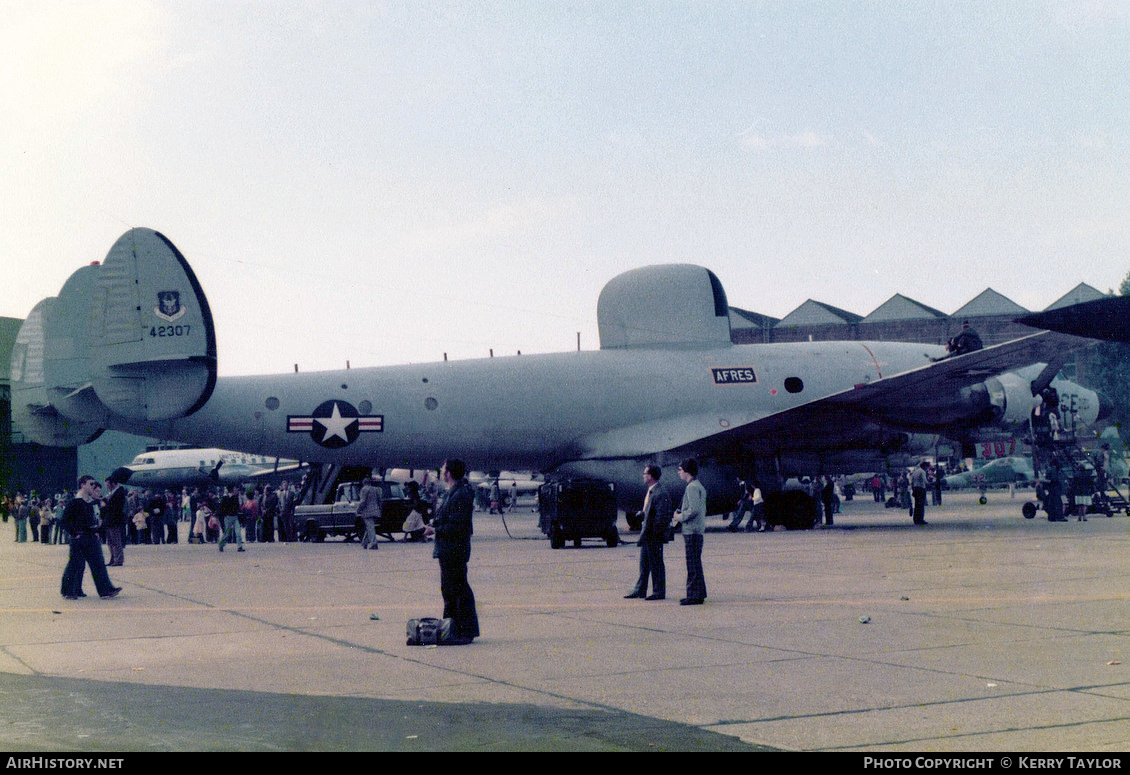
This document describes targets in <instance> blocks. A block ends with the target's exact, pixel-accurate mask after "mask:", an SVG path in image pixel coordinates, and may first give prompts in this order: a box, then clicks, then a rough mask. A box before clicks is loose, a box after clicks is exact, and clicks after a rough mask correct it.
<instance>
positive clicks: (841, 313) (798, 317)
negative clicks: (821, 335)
mask: <svg viewBox="0 0 1130 775" xmlns="http://www.w3.org/2000/svg"><path fill="white" fill-rule="evenodd" d="M861 320H863V317H862V316H861V315H856V314H855V313H854V312H848V311H847V310H845V309H840V308H839V307H833V306H832V305H831V304H825V303H823V302H820V301H813V300H812V299H809V300H808V301H806V302H805V303H804V304H801V305H800V306H799V307H797V308H796V309H794V310H793V311H792V312H790V313H789V314H787V315H785V316H784V317H783V318H781V320H780V321H779V322H778V323H777V325H778V326H824V325H830V324H835V323H858V322H859V321H861Z"/></svg>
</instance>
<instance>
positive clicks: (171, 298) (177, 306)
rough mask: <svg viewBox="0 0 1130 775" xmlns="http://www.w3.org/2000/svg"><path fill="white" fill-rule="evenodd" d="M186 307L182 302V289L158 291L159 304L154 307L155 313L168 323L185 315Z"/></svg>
mask: <svg viewBox="0 0 1130 775" xmlns="http://www.w3.org/2000/svg"><path fill="white" fill-rule="evenodd" d="M184 312H185V309H184V307H182V306H181V303H180V291H157V306H156V307H154V308H153V314H154V315H156V316H157V317H159V318H161V320H164V321H165V322H166V323H172V322H174V321H176V320H180V319H181V318H182V317H184Z"/></svg>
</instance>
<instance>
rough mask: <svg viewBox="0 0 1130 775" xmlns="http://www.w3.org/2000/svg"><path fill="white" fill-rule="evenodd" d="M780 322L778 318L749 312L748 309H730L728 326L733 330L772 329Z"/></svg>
mask: <svg viewBox="0 0 1130 775" xmlns="http://www.w3.org/2000/svg"><path fill="white" fill-rule="evenodd" d="M735 318H736V319H735ZM780 322H781V321H780V320H779V319H778V318H773V317H769V316H768V315H762V314H760V313H757V312H750V311H749V310H748V309H740V308H738V307H730V326H731V327H733V328H772V327H773V326H775V325H777V324H778V323H780Z"/></svg>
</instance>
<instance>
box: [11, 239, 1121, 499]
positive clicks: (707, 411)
mask: <svg viewBox="0 0 1130 775" xmlns="http://www.w3.org/2000/svg"><path fill="white" fill-rule="evenodd" d="M1127 304H1130V298H1121V297H1111V298H1107V299H1100V300H1097V301H1092V302H1088V303H1084V304H1080V305H1076V306H1074V307H1070V308H1067V309H1063V310H1056V311H1053V312H1045V313H1039V314H1034V315H1029V316H1026V317H1025V318H1022V319H1021V321H1022V322H1024V323H1027V324H1028V325H1032V326H1034V327H1039V328H1042V329H1045V330H1042V331H1038V332H1035V333H1033V334H1032V335H1030V336H1027V337H1023V338H1021V339H1017V340H1014V341H1011V342H1006V343H1004V344H999V345H995V346H993V347H987V348H985V349H982V350H979V351H976V352H972V353H968V354H964V355H960V356H956V357H950V358H945V357H943V356H944V355H945V352H944V349H943V348H942V347H940V346H937V345H922V344H908V343H900V342H858V341H851V342H798V343H788V344H748V345H735V344H733V343H732V342H731V339H730V322H729V307H728V305H727V301H726V294H725V291H724V290H723V288H722V284H721V282H719V280H718V278H717V277H716V276H715V275H714V273H713V272H711V271H709V270H707V269H705V268H703V267H700V266H693V265H686V264H679V265H661V266H648V267H644V268H641V269H635V270H631V271H628V272H625V273H623V274H621V275H619V276H617V277H615V278H613V279H612V280H610V281H609V282H608V284H607V285H606V286H605V287H604V289H603V290H602V291H601V294H600V297H599V300H598V304H597V317H598V321H597V322H598V325H599V332H600V349H599V350H597V351H584V352H568V353H559V354H548V355H522V356H514V357H509V358H490V359H481V360H468V361H452V362H446V361H445V362H441V363H432V364H421V365H417V364H413V365H407V366H392V367H380V368H367V369H351V370H343V371H326V372H312V373H293V374H279V375H272V376H260V377H224V378H219V377H218V376H217V357H218V354H217V352H216V339H215V332H214V330H213V324H212V315H211V312H210V310H209V307H208V300H207V298H206V297H205V294H204V290H203V288H201V286H200V283H199V282H198V281H197V278H196V275H195V274H194V273H193V271H192V268H191V267H190V266H189V264H188V261H187V260H186V259H185V258H184V256H182V255H181V253H180V251H178V250H177V248H176V247H174V245H173V243H172V242H170V241H169V240H168V239H167V238H166V237H165V236H163V235H162V234H160V233H158V232H155V231H152V230H149V229H143V228H137V229H132V230H130V231H128V232H127V233H126V234H124V235H123V236H122V237H121V238H120V239H119V240H118V241H117V242H116V243H115V244H114V246H113V247H112V248H111V249H110V252H109V254H108V255H107V257H106V260H105V261H104V262H103V263H102V264H101V265H91V266H85V267H83V268H81V269H79V270H78V271H76V272H75V274H74V275H72V276H71V278H70V279H69V280H68V281H67V282H66V283H65V284H64V285H63V288H62V290H61V291H60V292H59V295H58V296H57V297H55V298H50V299H46V300H44V301H42V302H40V303H39V304H38V305H36V307H35V308H34V309H33V310H32V312H31V313H30V314H29V315H28V318H27V320H26V321H25V322H24V324H23V326H22V327H21V329H20V332H19V334H18V337H17V341H16V346H15V350H14V352H13V362H12V385H11V387H12V412H13V416H14V419H15V420H16V421H17V422H18V423H19V425H20V427H21V428H22V429H23V431H24V433H25V434H26V435H27V436H28V437H30V438H32V439H35V440H37V441H39V442H40V443H44V444H56V445H68V444H69V445H73V444H78V443H81V442H84V441H86V440H87V439H89V438H90V437H91V436H93V435H95V434H97V433H98V432H99V431H100V430H101V429H105V428H112V429H117V430H123V431H127V432H132V433H137V434H140V435H144V436H150V437H156V438H162V439H169V440H178V441H185V442H193V443H204V444H217V443H218V444H220V445H222V446H226V447H234V448H237V449H245V450H247V451H249V452H257V453H263V454H270V455H286V456H287V457H291V458H294V459H297V460H310V461H315V460H316V461H321V462H326V463H342V464H346V463H348V464H365V465H371V466H375V467H386V468H393V467H413V468H429V467H432V466H435V465H437V464H438V463H439V461H441V460H442V459H443V458H445V457H448V456H459V457H462V458H464V459H465V460H466V461H467V463H468V466H469V467H470V468H473V469H478V470H483V471H498V470H503V469H509V470H525V471H540V472H542V473H543V474H546V475H547V476H549V477H563V476H590V477H595V478H599V479H604V480H608V481H612V482H615V483H616V485H617V493H618V496H619V497H620V499H621V503H622V504H623V505H625V506H628V505H629V503H634V504H635V505H638V503H639V501H638V500H637V499H638V498H641V497H642V478H641V470H642V467H643V465H644V464H646V463H648V462H655V463H658V464H659V465H663V466H666V465H670V464H674V463H677V461H678V460H679V459H680V458H682V457H684V456H687V455H695V456H697V457H699V458H700V459H701V460H702V461H703V466H702V471H701V473H700V477H701V478H702V479H703V480H704V484H705V485H706V487H707V490H708V492H710V493H711V496H712V499H713V498H716V497H721V498H724V499H728V498H730V497H731V496H732V495H733V494H734V493H733V492H732V491H733V489H734V487H735V486H736V485H735V477H734V475H735V473H737V472H739V471H741V470H742V468H743V466H748V464H749V461H750V460H754V461H756V464H757V466H758V467H759V468H760V470H761V472H762V475H764V476H768V475H769V474H770V473H771V472H773V471H780V472H781V473H792V472H797V471H802V470H803V471H805V472H814V471H816V470H817V469H815V468H811V467H809V466H810V465H812V463H813V461H815V462H817V463H821V462H826V461H831V460H834V459H835V457H836V456H841V455H847V456H850V455H852V454H853V453H856V452H860V451H864V452H870V451H871V450H875V449H882V448H897V447H898V446H899V444H900V443H902V442H903V441H904V440H905V439H906V436H907V434H908V433H915V432H918V433H942V434H944V435H946V436H947V437H950V438H960V437H961V436H962V435H963V434H966V433H975V432H977V431H979V430H980V429H982V428H984V427H986V426H988V427H992V426H995V425H1005V426H1009V427H1011V426H1014V425H1016V424H1019V423H1023V422H1027V420H1028V417H1029V413H1030V410H1031V408H1032V406H1033V398H1032V397H1033V394H1034V393H1038V392H1039V391H1040V390H1043V389H1044V388H1046V387H1047V386H1048V385H1049V384H1055V383H1054V382H1053V380H1054V378H1055V376H1056V373H1057V371H1058V370H1059V368H1060V366H1061V365H1062V363H1063V362H1064V358H1065V357H1066V356H1065V353H1066V352H1067V351H1068V350H1070V349H1071V348H1073V347H1078V346H1081V345H1082V344H1083V343H1085V341H1086V340H1083V339H1080V338H1078V337H1077V336H1073V335H1076V334H1078V335H1083V336H1090V337H1096V338H1104V339H1113V340H1119V341H1127V340H1130V311H1128V309H1127V306H1126V305H1127ZM932 358H941V360H938V361H937V362H934V361H933V360H932ZM1021 367H1028V368H1026V369H1023V370H1020V371H1017V369H1021ZM1061 385H1062V386H1063V387H1064V389H1065V390H1066V389H1070V390H1075V391H1076V397H1075V405H1076V406H1077V408H1078V409H1079V418H1078V419H1079V422H1081V423H1091V422H1094V421H1095V420H1096V419H1097V418H1098V417H1100V416H1101V415H1102V414H1103V413H1104V407H1103V406H1101V405H1100V399H1099V397H1098V395H1097V394H1096V393H1094V392H1092V391H1089V390H1085V389H1082V388H1079V387H1078V386H1070V385H1069V384H1064V383H1061ZM855 470H866V468H864V467H859V468H856V469H855ZM672 473H673V471H672ZM664 478H665V479H667V478H668V477H667V476H666V475H665V477H664ZM670 480H671V481H674V480H675V477H674V476H673V475H672V476H670ZM731 503H732V501H731ZM711 505H712V506H715V507H717V506H719V505H721V502H718V503H712V504H711Z"/></svg>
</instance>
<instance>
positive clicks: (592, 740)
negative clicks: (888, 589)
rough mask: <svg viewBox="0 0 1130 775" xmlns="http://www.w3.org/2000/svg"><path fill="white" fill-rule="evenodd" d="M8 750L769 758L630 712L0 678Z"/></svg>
mask: <svg viewBox="0 0 1130 775" xmlns="http://www.w3.org/2000/svg"><path fill="white" fill-rule="evenodd" d="M0 707H3V708H5V713H4V718H3V720H0V730H3V731H0V749H3V750H8V751H13V752H14V751H40V752H45V751H52V750H56V751H89V752H97V751H102V752H117V751H122V752H126V751H185V750H191V751H771V750H775V749H772V748H767V747H764V746H755V745H750V744H748V743H744V742H742V741H741V740H740V739H738V738H736V737H730V736H728V735H721V734H717V733H714V732H708V731H705V730H703V729H700V728H698V727H694V726H689V725H686V724H678V723H675V722H669V721H662V720H659V719H653V718H648V717H646V716H639V715H635V714H632V713H624V712H618V711H613V710H609V711H598V710H572V711H570V710H559V709H553V708H542V707H537V706H533V705H510V704H495V703H437V702H405V701H400V700H377V699H370V698H360V697H328V696H311V695H289V694H271V693H267V692H249V691H226V690H213V689H192V688H184V687H176V686H151V685H144V684H130V683H112V682H99V681H89V680H76V679H73V678H53V677H45V676H25V675H13V674H6V673H0Z"/></svg>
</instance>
